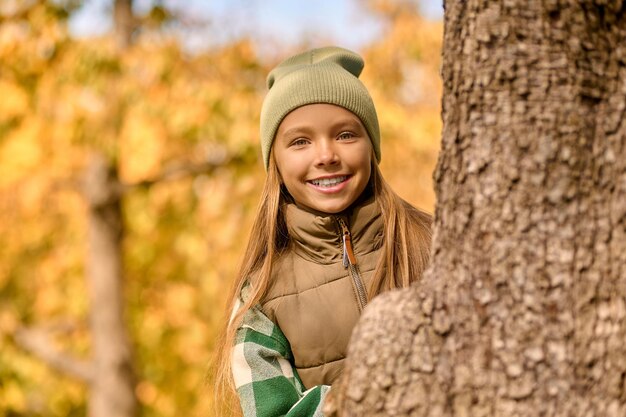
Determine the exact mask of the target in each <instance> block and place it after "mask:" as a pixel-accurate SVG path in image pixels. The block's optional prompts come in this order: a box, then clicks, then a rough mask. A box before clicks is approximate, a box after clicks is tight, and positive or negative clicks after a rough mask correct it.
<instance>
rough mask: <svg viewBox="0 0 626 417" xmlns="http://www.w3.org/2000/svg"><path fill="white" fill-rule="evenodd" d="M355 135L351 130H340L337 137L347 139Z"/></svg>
mask: <svg viewBox="0 0 626 417" xmlns="http://www.w3.org/2000/svg"><path fill="white" fill-rule="evenodd" d="M355 136H356V135H355V134H354V133H352V132H341V133H340V134H339V136H338V137H337V138H338V139H341V140H348V139H352V138H353V137H355Z"/></svg>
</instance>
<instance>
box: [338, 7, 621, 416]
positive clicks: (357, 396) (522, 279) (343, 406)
mask: <svg viewBox="0 0 626 417" xmlns="http://www.w3.org/2000/svg"><path fill="white" fill-rule="evenodd" d="M625 11H626V2H623V1H621V0H618V1H611V0H587V1H582V0H581V1H574V0H571V1H570V0H545V1H528V0H505V1H501V2H494V1H491V0H465V1H464V0H455V1H452V0H448V1H447V2H446V11H445V30H444V46H443V67H442V68H443V72H442V75H443V82H444V98H443V121H444V130H443V138H442V149H441V154H440V157H439V161H438V164H437V168H436V171H435V175H434V178H435V182H436V185H435V187H436V193H437V206H436V212H435V235H434V241H433V258H432V264H431V267H430V268H429V270H428V271H427V273H426V274H425V277H424V279H423V280H422V282H420V283H419V284H417V285H415V286H413V287H412V288H410V289H408V290H403V291H397V292H392V293H389V294H385V295H382V296H381V297H379V298H378V299H376V300H374V301H373V303H372V304H371V305H370V306H369V307H368V309H366V311H365V313H364V315H363V317H362V320H361V321H360V323H359V325H358V326H357V329H355V333H354V335H353V340H352V343H351V345H350V348H349V353H348V361H347V365H346V369H345V372H344V375H343V376H342V378H341V379H340V381H339V382H338V383H337V384H336V385H335V386H334V387H333V390H332V391H331V393H332V394H331V396H330V397H329V398H328V400H327V403H326V413H327V415H330V416H360V417H367V416H383V415H385V416H507V417H508V416H563V417H565V416H568V417H572V416H581V417H582V416H598V417H600V416H602V417H604V416H608V417H618V416H625V415H626V343H625V341H626V122H625V121H624V118H625V117H626V114H625V112H626V13H625Z"/></svg>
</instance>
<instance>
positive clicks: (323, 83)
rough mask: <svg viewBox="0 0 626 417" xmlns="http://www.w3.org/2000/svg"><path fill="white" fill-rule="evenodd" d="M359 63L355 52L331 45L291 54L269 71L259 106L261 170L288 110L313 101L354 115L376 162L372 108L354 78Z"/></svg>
mask: <svg viewBox="0 0 626 417" xmlns="http://www.w3.org/2000/svg"><path fill="white" fill-rule="evenodd" d="M363 66H364V62H363V58H361V57H360V56H359V55H358V54H356V53H354V52H352V51H349V50H347V49H343V48H338V47H333V46H331V47H326V48H319V49H313V50H310V51H306V52H303V53H300V54H297V55H294V56H292V57H290V58H287V59H286V60H284V61H283V62H281V63H280V64H279V65H278V66H277V67H276V68H274V69H273V70H272V71H271V72H270V74H269V76H268V77H267V87H268V88H269V92H268V93H267V96H266V97H265V100H264V102H263V107H262V108H261V151H262V152H263V162H264V163H265V169H267V167H268V165H269V157H270V151H271V149H272V143H273V142H274V136H276V131H277V130H278V126H279V125H280V122H282V120H283V119H284V118H285V116H287V114H289V113H290V112H291V111H293V110H295V109H297V108H298V107H302V106H304V105H307V104H313V103H328V104H335V105H337V106H341V107H343V108H345V109H347V110H350V111H351V112H352V113H354V114H355V115H357V116H358V118H359V119H361V122H362V123H363V126H365V129H367V133H368V134H369V137H370V139H371V140H372V145H373V147H374V152H375V153H376V159H377V160H378V161H380V130H379V127H378V117H377V115H376V108H375V107H374V102H373V101H372V98H371V97H370V95H369V93H368V92H367V89H366V88H365V86H364V85H363V83H362V82H361V81H360V80H359V78H358V77H359V75H360V74H361V71H362V70H363Z"/></svg>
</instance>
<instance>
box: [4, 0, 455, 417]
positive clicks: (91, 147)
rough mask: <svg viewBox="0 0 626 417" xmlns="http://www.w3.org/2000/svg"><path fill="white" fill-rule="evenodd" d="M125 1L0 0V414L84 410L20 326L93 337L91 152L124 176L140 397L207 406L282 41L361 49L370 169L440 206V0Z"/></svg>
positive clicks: (64, 339)
mask: <svg viewBox="0 0 626 417" xmlns="http://www.w3.org/2000/svg"><path fill="white" fill-rule="evenodd" d="M126 3H128V4H131V3H132V8H131V9H130V13H125V14H124V13H121V12H120V11H119V10H117V8H115V7H114V1H113V0H92V1H72V0H0V416H85V415H86V409H87V399H88V395H87V393H88V391H87V386H86V385H85V384H84V383H82V382H81V381H80V379H78V378H74V377H72V376H69V375H67V374H66V373H64V372H61V371H59V370H58V369H56V368H54V367H51V366H49V365H48V364H47V363H46V361H45V360H42V359H41V358H40V357H39V356H41V355H37V354H35V353H34V352H33V351H32V350H33V349H29V348H27V347H25V346H24V344H23V343H20V338H19V337H17V335H19V334H20V332H24V331H25V329H38V330H37V331H39V333H38V334H40V335H44V334H45V335H46V336H45V343H46V344H47V345H46V346H47V348H49V349H50V350H51V351H55V352H63V355H67V356H71V357H73V358H77V359H78V360H85V361H87V360H89V358H90V357H91V355H92V348H93V337H92V329H91V328H90V321H89V317H90V314H91V313H90V308H91V305H90V304H92V302H91V301H90V297H89V296H88V294H89V291H90V289H89V288H88V287H89V286H88V284H87V280H86V275H87V273H88V263H89V262H90V258H89V255H88V247H89V245H88V230H89V224H88V223H89V222H88V213H89V202H88V199H87V198H86V197H85V193H84V186H83V185H82V184H84V178H85V172H86V170H87V169H88V167H89V165H90V163H91V162H90V161H91V160H92V159H91V158H92V156H93V155H94V154H100V155H104V157H105V158H106V160H107V161H108V162H109V164H110V166H111V167H113V168H114V169H115V170H116V171H117V176H118V178H119V183H120V187H121V189H123V193H122V194H121V197H120V203H121V207H122V216H123V225H124V229H123V230H124V235H123V239H122V241H121V254H122V259H123V282H124V288H123V305H124V309H125V322H124V325H125V326H126V331H127V333H128V335H129V338H130V342H131V344H132V349H133V357H132V358H133V359H132V360H133V368H134V370H135V374H136V388H135V395H136V397H137V399H138V402H139V405H140V413H139V414H140V415H141V416H155V417H156V416H159V417H160V416H163V417H165V416H177V415H186V416H207V415H213V411H212V409H213V408H212V407H213V405H214V404H213V401H214V399H213V392H212V388H213V386H212V380H211V378H212V376H211V372H210V369H209V367H208V364H209V362H210V361H211V359H212V355H213V349H214V345H215V342H216V337H217V334H218V331H219V323H221V321H222V320H223V318H224V306H225V302H226V300H225V293H226V291H227V289H228V287H229V285H230V283H231V280H232V277H233V275H234V271H235V270H236V269H237V266H238V264H239V262H240V259H241V255H242V251H243V249H244V246H245V242H246V239H247V236H248V232H249V229H250V226H251V222H252V216H253V215H254V212H255V209H256V206H257V203H258V198H259V192H260V189H261V187H262V183H263V180H264V175H265V174H264V170H263V166H262V163H261V161H260V150H259V137H258V133H257V132H258V119H259V110H260V106H261V102H262V99H263V96H264V94H265V91H266V89H265V77H266V75H267V73H268V71H269V70H270V69H271V68H272V67H273V66H274V65H275V64H277V63H278V62H279V61H280V60H281V59H282V58H284V57H286V56H288V55H289V54H292V53H295V52H297V51H300V50H302V49H304V48H309V47H318V46H324V45H330V44H334V45H339V46H343V47H347V48H350V49H353V50H355V51H357V52H359V53H361V54H362V55H363V57H364V58H365V62H366V65H365V70H364V73H363V75H362V77H361V78H362V80H363V82H364V83H365V84H366V86H367V87H368V88H369V90H370V93H371V94H372V96H373V98H374V101H375V103H376V106H377V110H378V113H379V118H380V124H381V130H382V155H383V158H382V163H381V168H382V171H383V173H384V175H385V177H386V179H387V180H388V182H390V183H391V185H392V186H393V188H394V189H395V190H396V191H397V192H398V193H399V194H400V195H401V196H402V197H403V198H405V199H406V200H408V201H409V202H411V203H413V204H414V205H416V206H419V207H421V208H423V209H425V210H427V211H429V212H432V211H433V206H434V193H433V189H432V188H433V187H432V172H433V168H434V165H435V161H436V157H437V151H438V148H439V137H440V131H441V119H440V98H441V82H440V77H439V65H440V49H441V39H442V32H443V25H442V14H443V10H442V6H441V2H440V0H422V1H415V0H414V1H410V0H367V1H357V0H328V1H316V2H305V1H288V0H264V1H260V0H248V1H245V0H233V1H226V0H220V1H208V0H188V1H178V0H162V1H157V0H135V1H134V2H129V1H127V2H126ZM120 13H121V14H120ZM96 296H97V294H96ZM42 340H43V339H42ZM42 343H43V342H42ZM57 368H58V367H57Z"/></svg>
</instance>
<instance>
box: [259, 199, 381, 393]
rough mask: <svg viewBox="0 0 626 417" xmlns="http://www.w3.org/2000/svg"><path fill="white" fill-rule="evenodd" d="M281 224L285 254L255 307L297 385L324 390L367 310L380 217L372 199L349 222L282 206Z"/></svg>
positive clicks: (335, 374)
mask: <svg viewBox="0 0 626 417" xmlns="http://www.w3.org/2000/svg"><path fill="white" fill-rule="evenodd" d="M286 216H287V225H288V228H289V234H290V237H291V239H292V246H291V247H290V249H289V250H287V252H286V253H285V254H283V255H282V256H281V257H280V258H279V260H278V261H277V263H276V265H275V267H274V270H273V273H272V280H271V283H270V288H269V291H268V293H267V296H266V297H265V298H264V299H263V300H262V303H261V304H262V307H263V311H264V313H265V314H266V315H267V316H268V317H269V318H270V319H272V320H273V321H274V322H275V323H276V324H277V325H278V326H279V327H280V329H281V330H282V331H283V333H284V334H285V336H286V337H287V339H288V340H289V343H290V344H291V350H292V352H293V355H294V361H295V367H296V370H297V372H298V374H299V376H300V378H301V379H302V382H303V383H304V385H305V386H306V387H307V388H310V387H312V386H315V385H320V384H326V385H330V384H332V382H333V381H334V380H335V379H336V378H337V377H338V376H339V374H340V373H341V371H342V369H343V361H344V358H345V356H346V349H347V346H348V342H349V340H350V335H351V333H352V329H353V328H354V326H355V324H356V322H357V320H358V319H359V315H360V311H361V309H362V307H363V306H364V304H365V303H366V302H367V301H366V293H367V288H368V285H369V282H370V278H371V277H372V274H373V272H374V269H375V268H376V263H377V261H378V258H379V256H380V253H379V252H380V246H381V243H382V237H383V222H382V217H381V215H380V209H379V207H378V203H376V202H375V201H374V200H373V199H370V200H368V201H365V202H364V203H363V204H362V205H360V206H357V207H355V208H354V209H353V210H352V213H350V214H349V215H344V214H341V215H316V214H313V213H311V212H308V211H305V210H303V209H300V208H298V207H297V206H296V205H294V204H290V205H288V207H287V210H286Z"/></svg>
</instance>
